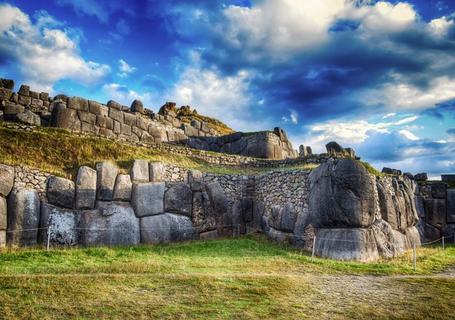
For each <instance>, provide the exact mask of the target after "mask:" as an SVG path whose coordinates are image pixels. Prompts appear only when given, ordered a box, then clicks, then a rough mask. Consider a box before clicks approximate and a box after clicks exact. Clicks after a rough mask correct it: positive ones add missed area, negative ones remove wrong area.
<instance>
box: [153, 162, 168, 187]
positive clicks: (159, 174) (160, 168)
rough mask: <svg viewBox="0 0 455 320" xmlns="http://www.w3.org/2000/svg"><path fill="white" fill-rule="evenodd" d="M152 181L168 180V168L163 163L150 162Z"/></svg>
mask: <svg viewBox="0 0 455 320" xmlns="http://www.w3.org/2000/svg"><path fill="white" fill-rule="evenodd" d="M149 172H150V181H151V182H162V181H165V179H166V167H165V166H164V164H163V163H161V162H150V167H149Z"/></svg>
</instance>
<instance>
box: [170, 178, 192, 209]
mask: <svg viewBox="0 0 455 320" xmlns="http://www.w3.org/2000/svg"><path fill="white" fill-rule="evenodd" d="M192 202H193V193H192V192H191V188H190V187H189V185H188V184H186V183H173V184H171V186H170V187H169V189H168V190H167V191H166V192H165V194H164V210H165V211H166V212H171V213H178V214H181V215H184V216H188V217H191V210H192Z"/></svg>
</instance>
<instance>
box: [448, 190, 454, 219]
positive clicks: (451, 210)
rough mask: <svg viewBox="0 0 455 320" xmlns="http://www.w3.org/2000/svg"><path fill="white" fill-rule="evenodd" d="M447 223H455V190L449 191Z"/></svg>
mask: <svg viewBox="0 0 455 320" xmlns="http://www.w3.org/2000/svg"><path fill="white" fill-rule="evenodd" d="M447 223H455V189H449V190H447Z"/></svg>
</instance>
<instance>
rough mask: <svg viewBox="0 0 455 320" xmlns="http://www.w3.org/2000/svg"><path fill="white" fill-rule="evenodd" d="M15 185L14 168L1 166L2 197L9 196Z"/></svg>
mask: <svg viewBox="0 0 455 320" xmlns="http://www.w3.org/2000/svg"><path fill="white" fill-rule="evenodd" d="M13 184H14V168H13V167H10V166H6V165H4V164H0V196H4V197H6V196H8V194H9V193H10V192H11V189H12V188H13Z"/></svg>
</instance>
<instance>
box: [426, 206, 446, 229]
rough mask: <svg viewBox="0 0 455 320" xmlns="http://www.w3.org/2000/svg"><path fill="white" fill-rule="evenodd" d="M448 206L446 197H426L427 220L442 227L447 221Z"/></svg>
mask: <svg viewBox="0 0 455 320" xmlns="http://www.w3.org/2000/svg"><path fill="white" fill-rule="evenodd" d="M446 213H447V206H446V200H445V199H425V221H426V222H427V223H429V224H431V225H433V226H435V227H438V228H441V227H442V226H444V225H445V223H446Z"/></svg>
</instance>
